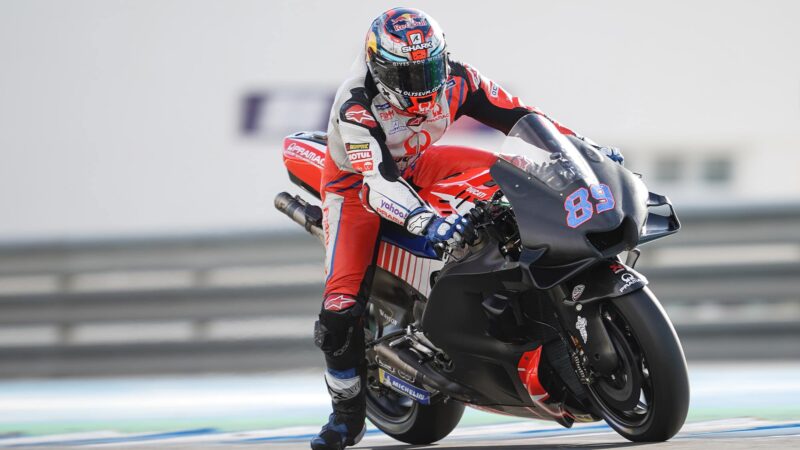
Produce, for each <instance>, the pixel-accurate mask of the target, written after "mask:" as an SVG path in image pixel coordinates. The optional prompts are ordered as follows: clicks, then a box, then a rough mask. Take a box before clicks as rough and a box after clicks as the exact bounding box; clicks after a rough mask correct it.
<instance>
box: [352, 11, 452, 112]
mask: <svg viewBox="0 0 800 450" xmlns="http://www.w3.org/2000/svg"><path fill="white" fill-rule="evenodd" d="M366 56H367V67H368V68H369V71H370V73H371V74H372V78H373V79H374V80H375V84H376V85H377V87H378V90H379V91H380V92H381V94H383V96H384V97H386V100H388V101H389V103H391V104H392V105H393V106H395V107H396V108H398V109H401V110H405V111H406V112H409V113H413V114H425V113H426V112H427V111H429V110H430V109H432V108H433V106H434V105H435V104H436V101H437V99H438V97H439V95H441V93H442V92H443V90H444V85H445V83H446V82H447V52H446V45H445V40H444V33H443V32H442V29H441V27H440V26H439V24H438V23H436V21H435V20H433V19H432V18H431V17H430V16H428V15H427V14H425V13H424V12H422V11H420V10H418V9H413V8H394V9H390V10H389V11H386V12H385V13H383V14H381V15H380V16H378V17H377V18H376V19H375V20H374V21H373V22H372V26H371V27H370V30H369V32H368V33H367V40H366Z"/></svg>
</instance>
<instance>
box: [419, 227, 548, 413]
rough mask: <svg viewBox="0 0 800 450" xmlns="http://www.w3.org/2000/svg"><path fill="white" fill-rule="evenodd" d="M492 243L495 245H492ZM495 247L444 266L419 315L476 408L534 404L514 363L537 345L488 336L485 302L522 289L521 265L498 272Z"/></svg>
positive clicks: (498, 256)
mask: <svg viewBox="0 0 800 450" xmlns="http://www.w3.org/2000/svg"><path fill="white" fill-rule="evenodd" d="M494 244H497V243H496V241H494ZM504 263H505V259H504V258H503V256H502V254H500V250H499V246H498V245H492V244H491V243H487V244H486V245H484V246H483V247H481V248H480V249H479V250H477V251H475V252H473V253H472V254H470V255H469V256H468V257H467V258H466V259H465V260H462V261H460V262H456V263H451V264H448V266H447V267H446V268H445V269H443V270H442V272H441V273H440V275H439V277H438V279H437V281H436V284H435V285H434V287H433V289H432V291H431V295H430V297H429V299H428V304H427V306H426V308H425V312H424V313H423V316H422V329H423V330H424V331H425V335H426V336H427V337H428V338H429V339H430V340H431V342H433V343H434V344H435V345H436V346H437V347H439V348H440V349H442V350H443V351H444V352H445V353H446V354H447V355H448V357H449V358H450V359H451V360H452V362H453V370H452V371H451V372H449V373H448V374H447V376H448V378H450V379H452V380H453V381H455V382H457V383H459V384H462V385H465V386H467V387H468V388H471V389H473V390H474V391H475V392H477V393H479V394H480V396H479V397H477V398H474V399H470V400H471V401H470V402H471V403H474V404H477V405H497V404H499V405H532V404H533V402H532V401H531V399H530V396H529V395H528V393H527V392H526V391H525V388H524V386H523V385H522V383H521V381H520V380H519V375H518V370H517V366H516V363H517V362H518V361H519V359H520V357H521V356H522V354H523V353H524V352H526V351H529V350H533V349H534V348H536V347H537V346H538V345H539V343H537V342H536V341H528V342H525V343H523V344H515V343H509V342H503V341H501V340H499V339H497V338H496V337H494V336H491V335H490V334H489V333H488V330H489V328H490V326H491V323H490V322H491V320H490V317H491V314H490V313H489V312H488V311H487V309H486V308H485V307H484V301H485V300H486V299H487V298H489V297H492V296H493V295H495V294H497V293H506V294H507V295H509V296H513V295H515V294H519V292H520V291H519V290H515V289H510V288H509V287H520V288H522V287H523V286H524V283H523V282H522V280H523V278H522V274H521V271H520V268H519V266H517V265H516V264H513V265H511V266H510V267H509V268H506V269H500V268H499V267H500V266H501V265H502V264H504Z"/></svg>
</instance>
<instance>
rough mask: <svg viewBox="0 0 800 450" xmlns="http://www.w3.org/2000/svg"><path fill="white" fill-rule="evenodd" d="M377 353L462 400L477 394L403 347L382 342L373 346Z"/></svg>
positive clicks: (385, 360) (394, 365) (398, 366)
mask: <svg viewBox="0 0 800 450" xmlns="http://www.w3.org/2000/svg"><path fill="white" fill-rule="evenodd" d="M373 350H374V351H375V354H376V355H377V356H378V358H380V359H381V360H382V361H384V362H385V363H387V364H388V365H390V366H391V367H394V368H396V369H398V370H401V371H403V372H404V373H406V374H407V375H409V376H410V377H411V378H412V379H413V380H415V381H416V382H419V383H422V384H423V385H427V386H430V387H433V388H435V389H436V390H438V391H440V392H444V393H445V394H447V395H450V396H453V397H455V398H457V399H461V400H465V399H466V400H469V399H473V398H475V397H476V396H475V395H474V394H473V393H471V392H469V390H468V389H467V388H465V387H463V386H461V385H459V384H457V383H454V382H452V381H450V380H448V379H447V378H445V377H444V376H442V375H441V374H439V373H437V372H436V371H435V370H433V369H431V368H429V367H427V366H425V365H423V364H420V363H419V361H417V360H416V358H415V357H414V356H413V355H411V354H410V353H408V352H407V351H405V350H403V349H398V348H392V347H389V345H387V344H386V343H384V342H381V343H379V344H377V345H375V346H374V347H373Z"/></svg>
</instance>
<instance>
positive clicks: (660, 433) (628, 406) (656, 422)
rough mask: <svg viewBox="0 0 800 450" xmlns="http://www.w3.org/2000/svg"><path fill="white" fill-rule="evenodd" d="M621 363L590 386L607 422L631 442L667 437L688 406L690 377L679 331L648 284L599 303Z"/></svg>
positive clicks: (590, 392)
mask: <svg viewBox="0 0 800 450" xmlns="http://www.w3.org/2000/svg"><path fill="white" fill-rule="evenodd" d="M601 314H602V316H603V323H604V324H605V326H606V329H607V331H608V334H609V337H610V338H611V341H612V343H613V344H614V347H615V349H616V350H617V353H618V355H619V360H620V364H619V366H618V368H617V369H616V372H615V373H614V374H612V376H610V377H608V378H601V379H597V380H595V382H594V383H592V384H591V385H590V386H589V389H588V390H589V394H590V397H591V399H592V403H593V404H594V406H595V407H596V408H597V410H598V412H599V413H600V415H601V416H602V417H603V418H604V419H605V421H606V422H607V423H608V424H609V425H610V426H611V428H613V429H614V430H615V431H617V432H618V433H619V434H620V435H622V436H623V437H625V438H626V439H628V440H631V441H635V442H660V441H666V440H667V439H670V438H671V437H672V436H674V435H675V434H676V433H677V432H678V431H680V429H681V427H682V426H683V423H684V421H685V420H686V414H687V412H688V410H689V376H688V371H687V368H686V358H685V357H684V354H683V349H682V348H681V344H680V340H679V339H678V335H677V334H676V333H675V329H674V328H673V326H672V323H671V322H670V320H669V318H668V317H667V314H666V313H665V312H664V309H663V308H662V307H661V304H660V303H659V302H658V299H657V298H656V297H655V295H653V293H652V292H651V291H650V289H649V288H647V287H645V288H644V289H642V290H639V291H636V292H633V293H631V294H628V295H625V296H623V297H617V298H614V299H612V300H610V301H609V302H607V303H606V304H604V305H602V306H601Z"/></svg>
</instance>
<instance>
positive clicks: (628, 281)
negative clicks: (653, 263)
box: [619, 272, 642, 293]
mask: <svg viewBox="0 0 800 450" xmlns="http://www.w3.org/2000/svg"><path fill="white" fill-rule="evenodd" d="M619 278H620V280H622V281H623V282H625V284H623V285H622V286H620V287H619V292H620V293H623V292H625V291H627V290H628V289H630V287H631V286H633V285H635V284H637V283H641V282H642V280H640V279H638V278H636V275H634V274H632V273H630V272H625V273H623V274H622V275H620V277H619Z"/></svg>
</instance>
